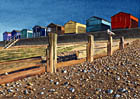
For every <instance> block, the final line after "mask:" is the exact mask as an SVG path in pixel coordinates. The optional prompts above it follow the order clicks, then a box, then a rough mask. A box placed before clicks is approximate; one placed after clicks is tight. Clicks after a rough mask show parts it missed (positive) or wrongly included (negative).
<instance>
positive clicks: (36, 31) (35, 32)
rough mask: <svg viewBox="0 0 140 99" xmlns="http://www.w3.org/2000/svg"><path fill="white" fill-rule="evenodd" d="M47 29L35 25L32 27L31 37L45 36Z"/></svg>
mask: <svg viewBox="0 0 140 99" xmlns="http://www.w3.org/2000/svg"><path fill="white" fill-rule="evenodd" d="M47 35H48V34H47V27H43V26H39V25H36V26H34V27H33V37H42V36H47Z"/></svg>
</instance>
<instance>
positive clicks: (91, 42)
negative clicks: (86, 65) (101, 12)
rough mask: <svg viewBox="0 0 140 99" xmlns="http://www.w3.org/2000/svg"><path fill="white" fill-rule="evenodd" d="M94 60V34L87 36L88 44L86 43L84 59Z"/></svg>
mask: <svg viewBox="0 0 140 99" xmlns="http://www.w3.org/2000/svg"><path fill="white" fill-rule="evenodd" d="M93 60H94V36H93V35H89V36H88V44H87V57H86V61H88V62H93Z"/></svg>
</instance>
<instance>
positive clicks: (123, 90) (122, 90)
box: [118, 88, 128, 93]
mask: <svg viewBox="0 0 140 99" xmlns="http://www.w3.org/2000/svg"><path fill="white" fill-rule="evenodd" d="M118 91H119V92H122V93H125V92H128V90H126V89H124V88H120V89H118Z"/></svg>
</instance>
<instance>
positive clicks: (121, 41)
mask: <svg viewBox="0 0 140 99" xmlns="http://www.w3.org/2000/svg"><path fill="white" fill-rule="evenodd" d="M119 49H120V50H122V49H124V37H121V38H120V43H119Z"/></svg>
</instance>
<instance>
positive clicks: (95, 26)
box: [86, 16, 111, 32]
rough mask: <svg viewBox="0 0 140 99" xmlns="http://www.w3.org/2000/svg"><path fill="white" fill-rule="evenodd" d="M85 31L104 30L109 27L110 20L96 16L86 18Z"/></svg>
mask: <svg viewBox="0 0 140 99" xmlns="http://www.w3.org/2000/svg"><path fill="white" fill-rule="evenodd" d="M86 27H87V28H86V31H87V32H95V31H105V30H107V29H110V27H111V22H109V21H107V20H105V19H103V18H100V17H96V16H92V17H90V18H89V19H87V20H86Z"/></svg>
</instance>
